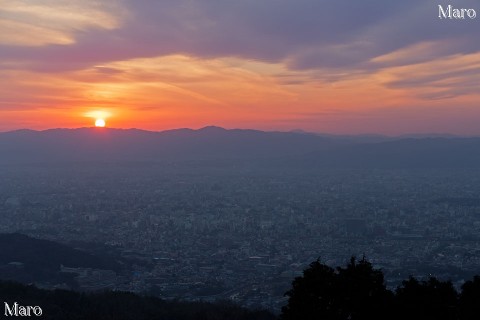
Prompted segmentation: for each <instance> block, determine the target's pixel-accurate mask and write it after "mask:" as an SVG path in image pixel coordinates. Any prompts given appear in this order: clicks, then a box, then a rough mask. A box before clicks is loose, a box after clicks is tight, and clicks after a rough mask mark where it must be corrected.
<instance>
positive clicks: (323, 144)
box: [0, 127, 480, 167]
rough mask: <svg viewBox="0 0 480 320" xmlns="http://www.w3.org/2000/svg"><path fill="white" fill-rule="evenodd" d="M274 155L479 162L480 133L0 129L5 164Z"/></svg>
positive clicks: (371, 163) (384, 162)
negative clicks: (474, 135)
mask: <svg viewBox="0 0 480 320" xmlns="http://www.w3.org/2000/svg"><path fill="white" fill-rule="evenodd" d="M196 160H199V161H209V160H215V161H236V160H242V161H252V162H255V161H261V162H263V163H265V162H267V163H268V162H269V161H273V163H275V164H282V165H288V166H291V165H294V166H299V165H300V166H315V167H318V166H320V167H323V166H325V167H359V166H360V167H480V138H465V137H454V136H448V135H430V136H429V135H424V136H422V135H420V136H416V135H410V136H401V137H396V138H391V137H385V136H377V135H363V136H335V135H320V134H313V133H306V132H299V131H292V132H265V131H258V130H242V129H233V130H226V129H223V128H219V127H205V128H202V129H199V130H192V129H176V130H168V131H162V132H153V131H145V130H138V129H107V128H80V129H51V130H45V131H33V130H18V131H11V132H4V133H0V163H1V164H27V163H30V164H34V163H61V162H72V161H73V162H83V161H92V162H96V161H102V162H105V161H107V162H110V161H112V162H122V161H134V162H165V163H172V162H182V161H196Z"/></svg>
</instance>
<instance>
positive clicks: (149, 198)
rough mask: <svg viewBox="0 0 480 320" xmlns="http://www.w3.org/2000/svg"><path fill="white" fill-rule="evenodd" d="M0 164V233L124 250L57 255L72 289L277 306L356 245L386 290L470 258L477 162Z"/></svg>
mask: <svg viewBox="0 0 480 320" xmlns="http://www.w3.org/2000/svg"><path fill="white" fill-rule="evenodd" d="M5 168H7V170H3V171H1V172H0V209H1V211H2V215H1V216H0V219H1V221H0V225H1V229H0V232H2V233H8V232H20V233H23V234H27V235H29V236H32V237H35V238H40V239H49V240H54V241H57V242H60V243H64V244H70V245H72V246H75V245H78V243H79V242H84V243H96V244H101V245H103V249H102V250H104V252H107V251H110V252H111V253H112V252H114V253H115V254H118V256H119V257H122V258H125V259H130V260H131V261H134V263H132V264H131V265H130V266H129V267H128V268H125V269H123V270H122V271H120V272H118V271H112V270H101V269H85V268H73V267H72V266H67V265H66V266H62V272H64V273H73V274H74V275H75V279H76V281H77V283H78V285H79V289H80V290H86V291H91V290H99V289H114V290H122V291H133V292H138V293H144V292H148V293H151V294H154V295H157V296H159V297H162V298H166V299H173V298H181V299H184V300H204V301H214V300H223V299H227V300H232V301H234V302H236V303H238V304H240V305H243V306H247V307H252V308H258V307H260V308H267V309H270V310H273V311H278V310H279V309H280V308H281V306H283V305H284V304H285V303H286V298H285V297H284V293H285V292H286V291H287V290H288V288H289V286H290V284H291V281H292V280H293V279H294V278H295V276H298V275H301V273H302V270H304V269H305V268H306V267H307V266H308V265H309V264H310V263H311V262H312V261H315V260H316V259H319V260H320V261H322V262H324V263H326V264H328V265H331V266H335V265H339V264H344V263H345V261H348V259H349V257H351V256H352V255H355V256H358V257H360V256H362V255H365V256H366V257H367V258H368V259H369V260H370V261H372V262H373V264H374V266H375V267H376V268H381V269H382V270H383V271H384V272H385V277H386V281H387V286H389V287H390V288H395V287H396V286H398V285H399V284H400V282H401V280H403V279H405V278H406V277H408V276H409V275H413V276H416V277H419V278H425V277H427V276H429V275H434V276H436V277H439V278H440V279H451V280H452V281H453V283H454V285H455V286H456V287H459V286H460V285H461V284H462V283H463V282H464V281H465V280H466V279H467V278H469V277H470V276H471V275H473V274H477V273H478V270H479V268H480V258H479V255H478V252H479V250H480V247H479V245H478V243H479V242H478V240H479V238H478V234H479V231H480V216H479V213H480V196H479V194H480V189H479V188H480V183H479V180H480V175H479V173H480V172H478V171H477V170H476V169H469V170H466V169H465V170H461V169H456V170H453V169H452V170H443V169H442V170H436V169H431V170H415V169H412V170H401V169H398V170H393V169H392V170H373V169H372V170H367V169H365V170H360V169H358V170H346V169H345V170H319V169H317V170H313V169H312V170H307V169H304V168H289V169H287V168H283V169H282V168H259V167H258V166H251V165H248V164H243V165H238V166H234V167H232V166H231V165H228V164H223V165H220V166H218V165H217V166H209V165H206V164H204V163H203V164H202V163H197V164H188V165H186V164H169V165H160V164H148V165H143V166H138V165H134V164H128V163H125V164H106V163H104V164H98V163H96V164H93V163H90V164H88V163H83V164H76V165H75V166H74V165H58V166H52V165H45V166H44V167H42V168H39V167H38V166H37V167H31V166H27V165H25V166H15V165H11V166H9V167H8V166H7V167H5ZM36 284H37V285H38V286H40V287H44V288H62V287H66V285H65V284H62V283H54V282H50V283H49V282H43V283H36Z"/></svg>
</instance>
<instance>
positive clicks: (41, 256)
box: [0, 233, 122, 285]
mask: <svg viewBox="0 0 480 320" xmlns="http://www.w3.org/2000/svg"><path fill="white" fill-rule="evenodd" d="M62 265H63V266H65V267H71V268H92V269H102V270H113V271H119V270H120V269H121V267H122V266H121V265H120V264H119V262H117V261H115V260H113V259H109V258H107V257H104V256H98V255H94V254H92V253H89V252H85V251H82V250H77V249H74V248H71V247H69V246H66V245H63V244H59V243H56V242H53V241H48V240H41V239H34V238H31V237H28V236H26V235H23V234H18V233H13V234H0V279H9V280H15V281H19V282H23V283H40V282H48V283H53V284H55V283H67V284H69V285H72V281H73V280H72V276H71V275H68V274H65V273H62V272H61V266H62Z"/></svg>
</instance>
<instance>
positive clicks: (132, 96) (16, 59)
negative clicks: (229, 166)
mask: <svg viewBox="0 0 480 320" xmlns="http://www.w3.org/2000/svg"><path fill="white" fill-rule="evenodd" d="M438 4H441V5H444V6H445V7H446V6H447V5H448V4H451V5H453V7H456V8H474V9H475V10H476V11H477V14H478V15H479V17H478V18H476V19H474V20H471V19H466V20H462V21H458V20H454V21H451V20H440V19H439V18H438ZM96 117H104V118H106V120H107V124H108V125H109V126H111V127H119V128H131V127H136V128H142V129H148V130H165V129H171V128H179V127H190V128H199V127H202V126H207V125H218V126H223V127H226V128H256V129H263V130H292V129H303V130H307V131H314V132H329V133H382V134H390V135H397V134H403V133H453V134H462V135H480V125H479V122H480V1H479V0H464V1H462V0H451V1H450V2H445V1H430V0H402V1H393V0H392V1H385V0H358V1H356V0H349V1H347V0H335V1H334V0H235V1H231V0H196V1H195V0H110V1H93V0H82V1H77V0H0V131H8V130H14V129H20V128H30V129H47V128H57V127H68V128H72V127H84V126H92V125H93V123H94V118H96Z"/></svg>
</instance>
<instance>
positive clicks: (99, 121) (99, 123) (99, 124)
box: [95, 119, 106, 128]
mask: <svg viewBox="0 0 480 320" xmlns="http://www.w3.org/2000/svg"><path fill="white" fill-rule="evenodd" d="M105 124H106V123H105V120H103V119H97V120H95V127H101V128H103V127H105Z"/></svg>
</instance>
